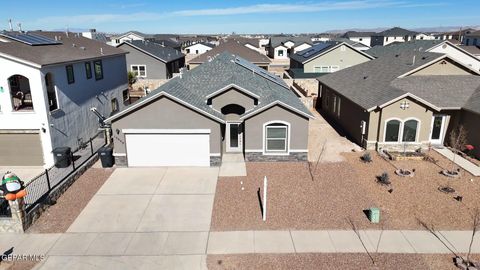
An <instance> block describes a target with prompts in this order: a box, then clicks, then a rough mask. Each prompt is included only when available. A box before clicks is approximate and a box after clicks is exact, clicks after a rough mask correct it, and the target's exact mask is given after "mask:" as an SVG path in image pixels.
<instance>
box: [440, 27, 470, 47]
mask: <svg viewBox="0 0 480 270" xmlns="http://www.w3.org/2000/svg"><path fill="white" fill-rule="evenodd" d="M475 31H477V30H475V29H473V28H467V29H459V30H458V31H453V32H445V33H437V34H434V36H435V39H439V40H449V41H450V42H452V41H453V40H456V41H459V42H460V43H462V42H463V41H464V38H465V35H468V34H470V33H472V32H475ZM452 43H453V42H452Z"/></svg>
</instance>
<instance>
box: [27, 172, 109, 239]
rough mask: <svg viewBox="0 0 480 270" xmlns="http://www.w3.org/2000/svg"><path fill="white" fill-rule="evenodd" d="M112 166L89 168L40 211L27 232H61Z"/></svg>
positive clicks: (106, 176) (104, 179) (86, 201)
mask: <svg viewBox="0 0 480 270" xmlns="http://www.w3.org/2000/svg"><path fill="white" fill-rule="evenodd" d="M113 170H114V169H112V168H105V169H103V168H90V169H88V170H87V171H86V172H85V173H84V174H83V175H82V176H80V178H78V179H77V181H75V183H73V184H72V185H71V186H70V187H69V188H68V189H67V191H66V192H65V193H64V194H62V195H61V196H60V198H58V200H57V203H56V204H55V205H53V206H51V207H49V208H48V209H47V210H46V211H45V212H43V213H42V215H41V216H40V218H39V219H38V220H37V221H35V223H34V224H33V225H32V226H31V227H30V228H29V229H28V232H29V233H63V232H66V231H67V229H68V227H70V225H71V224H72V223H73V221H75V219H76V218H77V216H78V215H79V214H80V212H81V211H82V210H83V208H85V206H86V205H87V204H88V202H89V201H90V199H91V198H92V197H93V195H95V193H96V192H97V191H98V190H99V189H100V187H101V186H102V185H103V183H105V181H106V180H107V179H108V177H110V175H111V174H112V172H113Z"/></svg>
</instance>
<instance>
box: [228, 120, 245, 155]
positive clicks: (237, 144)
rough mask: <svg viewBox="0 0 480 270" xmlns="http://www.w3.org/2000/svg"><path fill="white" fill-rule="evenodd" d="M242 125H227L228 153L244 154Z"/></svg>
mask: <svg viewBox="0 0 480 270" xmlns="http://www.w3.org/2000/svg"><path fill="white" fill-rule="evenodd" d="M242 133H243V132H242V129H241V123H230V122H229V123H227V130H226V137H227V140H226V144H227V149H226V150H227V152H242V148H243V140H242V135H243V134H242Z"/></svg>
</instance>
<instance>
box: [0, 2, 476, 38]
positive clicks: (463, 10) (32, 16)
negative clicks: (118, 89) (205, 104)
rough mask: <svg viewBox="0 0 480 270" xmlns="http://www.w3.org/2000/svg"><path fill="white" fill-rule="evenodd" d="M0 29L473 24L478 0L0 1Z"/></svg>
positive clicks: (299, 29) (239, 29) (305, 29)
mask: <svg viewBox="0 0 480 270" xmlns="http://www.w3.org/2000/svg"><path fill="white" fill-rule="evenodd" d="M0 3H1V8H0V29H8V19H12V22H13V25H14V28H15V29H17V24H18V23H21V25H22V29H23V30H36V29H42V30H59V29H66V28H69V29H90V28H95V29H97V31H102V32H109V33H122V32H126V31H129V30H138V31H141V32H144V33H193V34H195V33H196V34H205V33H212V34H213V33H232V32H235V33H319V32H323V31H327V30H338V29H352V28H378V27H393V26H401V27H404V28H421V27H437V26H463V25H480V1H479V0H473V1H467V0H423V1H413V0H345V1H282V0H277V1H271V0H264V1H258V0H257V1H255V0H242V1H232V0H223V1H212V0H170V1H166V0H139V1H135V0H128V1H124V0H117V1H112V0H106V1H99V0H82V1H71V0H66V1H65V0H63V1H56V0H47V1H38V0H19V1H11V0H0Z"/></svg>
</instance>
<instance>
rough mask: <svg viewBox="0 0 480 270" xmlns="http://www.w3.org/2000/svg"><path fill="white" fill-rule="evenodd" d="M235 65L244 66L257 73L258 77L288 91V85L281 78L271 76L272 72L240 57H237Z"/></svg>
mask: <svg viewBox="0 0 480 270" xmlns="http://www.w3.org/2000/svg"><path fill="white" fill-rule="evenodd" d="M235 63H237V64H239V65H240V66H243V67H245V68H248V69H250V70H251V71H253V72H255V73H257V74H258V75H260V76H262V77H264V78H265V79H267V80H269V81H272V82H274V83H276V84H278V85H280V86H282V87H285V88H287V89H288V85H287V84H286V83H285V82H284V81H283V80H282V79H281V78H280V77H277V76H275V75H273V74H271V73H270V72H268V71H266V70H264V69H262V68H260V67H258V66H256V65H254V64H252V63H250V62H248V61H246V60H244V59H242V58H238V57H235Z"/></svg>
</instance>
